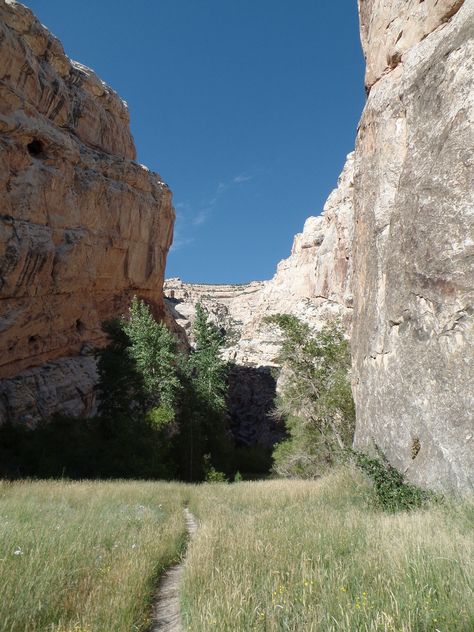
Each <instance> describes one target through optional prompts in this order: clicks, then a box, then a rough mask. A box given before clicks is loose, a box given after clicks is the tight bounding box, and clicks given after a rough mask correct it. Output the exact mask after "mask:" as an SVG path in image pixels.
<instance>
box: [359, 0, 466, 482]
mask: <svg viewBox="0 0 474 632" xmlns="http://www.w3.org/2000/svg"><path fill="white" fill-rule="evenodd" d="M398 5H400V6H398ZM415 5H416V6H415ZM461 5H462V6H461ZM360 8H361V21H362V39H363V42H364V45H365V48H366V56H367V59H368V75H369V77H371V76H377V77H378V81H377V82H376V83H375V84H374V85H373V86H372V89H371V90H370V95H369V98H368V102H367V105H366V107H365V110H364V113H363V116H362V120H361V123H360V129H359V133H358V138H357V147H356V161H355V177H354V205H355V234H354V283H353V288H354V320H353V323H354V326H353V339H352V351H353V362H354V394H355V399H356V408H357V430H356V445H357V446H359V447H360V446H367V445H368V444H369V443H370V442H371V441H375V442H376V443H378V444H379V445H380V446H381V447H382V449H383V450H384V451H385V452H386V454H387V456H388V457H389V459H390V460H391V462H392V463H393V464H394V465H396V466H397V467H398V468H399V469H400V470H402V471H405V472H407V474H408V476H409V477H410V478H411V479H412V480H413V481H415V482H417V483H419V484H422V485H424V486H428V487H434V488H439V487H450V486H451V487H456V488H467V487H470V486H472V485H474V418H473V412H474V400H473V394H474V324H473V316H474V308H473V298H474V292H473V285H474V265H473V262H474V188H473V182H474V161H473V155H474V2H472V0H468V1H466V2H464V4H463V3H462V2H457V3H456V2H452V1H446V2H435V3H433V2H428V1H426V2H424V3H420V4H418V2H400V3H397V2H385V1H383V0H373V1H372V2H362V1H361V3H360ZM420 16H421V17H420ZM423 16H425V17H424V18H423ZM391 20H392V22H390V21H391ZM389 22H390V23H391V24H392V26H390V27H389V33H392V31H393V33H394V32H395V31H396V30H399V31H400V32H401V31H403V36H402V37H401V38H400V39H399V42H398V44H397V46H399V47H401V50H402V52H403V54H402V56H401V62H400V63H399V64H398V65H397V66H396V68H393V69H392V70H390V71H389V72H385V74H381V65H380V63H381V59H382V57H383V53H382V51H384V50H385V49H386V48H387V46H388V47H389V46H390V45H391V44H390V41H391V40H390V37H388V36H387V35H386V34H384V32H383V29H381V27H380V25H382V24H385V23H386V24H389ZM395 23H396V28H395V26H394V25H395ZM393 29H395V30H393ZM404 38H405V39H404ZM377 64H378V65H377ZM371 81H372V80H371V79H370V80H369V84H370V83H371Z"/></svg>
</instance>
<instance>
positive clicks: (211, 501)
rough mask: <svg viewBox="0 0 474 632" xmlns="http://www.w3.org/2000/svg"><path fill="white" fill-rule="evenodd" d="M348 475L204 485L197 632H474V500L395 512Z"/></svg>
mask: <svg viewBox="0 0 474 632" xmlns="http://www.w3.org/2000/svg"><path fill="white" fill-rule="evenodd" d="M369 494H370V490H369V487H368V485H367V482H366V481H365V479H364V477H363V476H362V475H361V474H359V473H358V472H354V471H352V470H349V469H345V470H339V471H335V472H334V473H332V474H329V475H327V476H326V477H324V478H322V479H320V480H319V481H297V480H294V481H283V480H282V481H278V480H275V481H262V482H255V483H246V482H244V483H238V484H236V485H232V486H226V485H222V484H219V485H214V486H209V485H203V486H200V487H197V488H196V490H195V492H194V494H193V495H192V498H191V509H192V510H193V511H194V513H195V514H196V515H197V516H198V518H199V519H200V520H201V528H200V530H199V532H198V535H197V537H196V539H195V540H194V541H193V542H192V544H191V545H190V548H189V552H188V558H187V572H186V575H185V585H184V590H183V596H182V598H183V601H182V605H183V612H184V616H185V621H186V623H187V626H188V627H187V629H188V630H190V631H192V632H208V631H210V630H215V631H216V632H250V631H251V630H256V631H259V632H277V631H278V632H284V631H288V630H291V631H293V632H317V631H318V632H319V631H324V632H329V631H331V632H339V631H344V632H358V631H364V632H375V631H384V632H385V631H387V632H392V631H393V632H395V631H396V632H421V631H432V632H434V631H436V630H440V631H442V632H472V630H474V595H473V581H474V504H472V503H453V504H450V503H449V501H446V502H445V504H444V505H443V504H439V505H433V506H432V507H430V508H428V509H424V510H418V511H413V512H410V513H405V512H404V513H397V514H387V513H382V512H381V511H380V510H375V509H372V508H371V506H370V495H369Z"/></svg>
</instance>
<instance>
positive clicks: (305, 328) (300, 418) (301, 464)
mask: <svg viewBox="0 0 474 632" xmlns="http://www.w3.org/2000/svg"><path fill="white" fill-rule="evenodd" d="M266 322H267V323H269V324H275V325H277V326H278V327H279V328H280V330H281V332H282V334H283V341H282V347H281V352H280V354H279V357H278V358H277V360H278V362H279V364H281V366H282V372H281V379H280V383H281V388H280V394H279V396H278V398H277V405H276V413H277V414H278V415H280V416H281V417H283V418H284V419H285V425H286V429H287V432H288V438H287V439H286V440H285V441H283V442H282V443H280V444H279V445H278V446H277V447H276V448H275V451H274V453H273V458H274V469H275V471H276V472H277V474H279V475H280V476H289V477H292V476H295V477H302V478H313V477H315V476H319V475H320V474H321V473H322V472H324V470H325V469H327V467H328V466H331V465H332V464H334V463H335V462H337V461H338V460H340V458H341V456H342V455H343V454H344V452H345V450H346V449H347V448H349V447H350V446H351V445H352V439H353V435H354V423H355V409H354V401H353V399H352V392H351V386H350V380H349V371H350V353H349V344H348V341H347V340H346V338H345V336H344V331H343V329H342V327H341V325H340V324H338V323H336V322H330V323H327V324H326V325H325V326H324V327H323V328H322V329H321V330H320V331H316V332H315V331H312V330H311V328H310V327H309V325H307V324H306V323H303V322H301V321H300V320H299V319H298V318H296V317H295V316H291V315H288V314H277V315H274V316H271V317H269V318H267V319H266Z"/></svg>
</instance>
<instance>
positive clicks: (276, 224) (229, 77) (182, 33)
mask: <svg viewBox="0 0 474 632" xmlns="http://www.w3.org/2000/svg"><path fill="white" fill-rule="evenodd" d="M24 3H25V4H26V5H27V6H29V7H30V8H31V9H32V10H33V11H34V12H35V13H36V15H37V16H38V17H39V19H40V20H41V22H42V23H43V24H45V25H46V26H47V27H48V28H49V29H50V30H51V31H52V32H53V33H54V34H55V35H56V36H57V37H59V38H60V39H61V41H62V43H63V45H64V48H65V50H66V53H67V54H68V55H69V56H70V57H72V58H73V59H77V60H78V61H80V62H81V63H83V64H85V65H87V66H90V67H91V68H93V69H94V70H95V71H96V72H97V73H98V74H99V76H100V77H101V78H102V79H104V80H105V81H106V82H107V83H109V84H110V85H111V86H112V87H113V88H114V89H115V90H116V91H117V92H118V93H119V94H120V95H121V96H122V97H123V98H124V99H125V100H126V101H127V102H128V105H129V109H130V116H131V125H132V132H133V135H134V138H135V143H136V146H137V151H138V160H139V162H141V163H143V164H146V165H147V166H148V167H149V168H150V169H152V170H153V171H157V172H158V173H160V175H161V176H162V178H163V179H164V180H165V181H166V182H167V183H168V184H169V185H170V187H171V189H172V191H173V195H174V204H175V207H176V212H177V223H176V227H175V244H174V246H173V249H172V252H171V253H170V255H169V257H168V265H167V276H180V277H181V278H182V279H183V280H185V281H193V282H207V283H239V282H246V281H250V280H253V279H267V278H270V277H271V276H273V274H274V271H275V268H276V264H277V263H278V261H279V260H280V259H283V258H285V257H287V256H288V255H289V253H290V249H291V243H292V240H293V236H294V234H295V233H297V232H300V231H301V229H302V227H303V224H304V220H305V218H306V217H308V216H309V215H317V214H319V213H320V212H321V210H322V207H323V204H324V201H325V199H326V197H327V195H328V194H329V192H330V191H331V189H332V188H333V187H334V186H335V184H336V180H337V177H338V175H339V172H340V170H341V168H342V166H343V164H344V159H345V156H346V154H347V153H348V152H349V151H351V150H352V149H353V145H354V137H355V130H356V126H357V122H358V119H359V117H360V114H361V111H362V107H363V104H364V91H363V72H364V66H363V59H362V53H361V48H360V41H359V30H358V27H359V25H358V18H357V2H356V0H338V1H337V2H335V1H334V0H319V1H316V0H296V1H295V0H293V1H292V2H290V0H133V2H130V0H100V1H98V0H81V1H80V2H77V0H24Z"/></svg>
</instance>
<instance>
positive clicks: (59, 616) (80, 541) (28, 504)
mask: <svg viewBox="0 0 474 632" xmlns="http://www.w3.org/2000/svg"><path fill="white" fill-rule="evenodd" d="M186 493H187V492H186V488H185V486H184V485H180V484H179V483H176V484H173V483H171V484H170V483H158V484H157V483H148V482H102V483H101V482H77V483H68V482H59V481H58V482H54V481H53V482H51V481H44V482H14V483H8V482H3V483H0V630H1V631H2V632H37V631H38V632H39V631H41V632H43V631H45V632H46V631H47V632H131V631H133V630H144V629H146V627H147V625H148V624H149V614H150V599H151V595H152V592H153V589H154V587H155V586H156V580H157V577H158V575H159V574H160V573H161V572H162V571H163V569H164V568H165V567H167V566H169V565H170V564H171V563H172V562H173V561H174V560H176V559H177V558H178V557H179V554H180V552H181V551H182V549H183V545H184V543H185V525H184V519H183V511H182V506H183V503H184V502H185V500H186Z"/></svg>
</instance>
